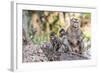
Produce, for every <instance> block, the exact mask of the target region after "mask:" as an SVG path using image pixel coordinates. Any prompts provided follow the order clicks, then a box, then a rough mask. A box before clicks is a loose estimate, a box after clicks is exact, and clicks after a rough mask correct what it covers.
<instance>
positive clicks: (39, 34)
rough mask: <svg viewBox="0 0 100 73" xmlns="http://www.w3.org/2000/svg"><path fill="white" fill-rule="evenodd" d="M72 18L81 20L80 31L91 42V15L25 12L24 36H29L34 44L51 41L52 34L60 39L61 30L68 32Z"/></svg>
mask: <svg viewBox="0 0 100 73" xmlns="http://www.w3.org/2000/svg"><path fill="white" fill-rule="evenodd" d="M71 18H77V19H79V20H80V29H81V30H82V31H83V33H84V35H85V39H86V40H87V41H90V39H91V13H81V12H80V13H77V12H55V11H33V10H23V31H24V32H23V34H26V35H29V38H31V39H32V41H33V43H34V44H41V43H43V42H47V41H49V35H50V33H51V32H55V33H56V34H57V36H58V37H59V30H60V29H62V28H63V29H65V30H66V31H67V29H68V27H69V26H70V19H71ZM24 36H25V35H23V37H24Z"/></svg>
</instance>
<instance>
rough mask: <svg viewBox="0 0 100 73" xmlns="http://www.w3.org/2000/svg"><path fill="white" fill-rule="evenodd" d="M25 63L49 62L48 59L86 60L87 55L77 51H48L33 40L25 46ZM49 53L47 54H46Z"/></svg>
mask: <svg viewBox="0 0 100 73" xmlns="http://www.w3.org/2000/svg"><path fill="white" fill-rule="evenodd" d="M22 53H23V57H22V58H23V59H22V61H23V63H26V62H47V61H63V60H66V61H69V60H86V59H88V58H87V57H83V56H81V55H79V54H75V53H56V54H55V53H53V52H50V53H48V52H47V50H46V51H45V52H44V51H43V50H42V49H41V48H40V47H39V46H38V45H33V43H32V42H30V43H28V44H27V45H24V46H23V51H22ZM46 54H47V55H46Z"/></svg>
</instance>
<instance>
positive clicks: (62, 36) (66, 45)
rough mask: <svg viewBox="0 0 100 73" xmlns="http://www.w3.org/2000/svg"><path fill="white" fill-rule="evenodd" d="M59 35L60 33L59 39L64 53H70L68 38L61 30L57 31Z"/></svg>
mask: <svg viewBox="0 0 100 73" xmlns="http://www.w3.org/2000/svg"><path fill="white" fill-rule="evenodd" d="M59 33H60V39H61V42H62V46H64V47H63V48H64V52H66V51H70V52H71V50H72V49H71V46H70V44H69V42H68V37H67V34H66V32H65V30H64V29H61V30H60V31H59Z"/></svg>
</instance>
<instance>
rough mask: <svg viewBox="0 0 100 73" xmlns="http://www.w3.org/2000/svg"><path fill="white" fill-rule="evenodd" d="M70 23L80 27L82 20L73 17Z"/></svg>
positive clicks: (72, 25)
mask: <svg viewBox="0 0 100 73" xmlns="http://www.w3.org/2000/svg"><path fill="white" fill-rule="evenodd" d="M70 23H71V27H73V28H79V27H80V21H79V20H78V19H76V18H72V19H71V21H70Z"/></svg>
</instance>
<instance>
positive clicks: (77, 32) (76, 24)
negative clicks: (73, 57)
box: [67, 18, 84, 54]
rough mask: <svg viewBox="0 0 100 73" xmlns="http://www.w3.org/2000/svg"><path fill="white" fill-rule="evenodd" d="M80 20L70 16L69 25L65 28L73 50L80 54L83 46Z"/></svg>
mask: <svg viewBox="0 0 100 73" xmlns="http://www.w3.org/2000/svg"><path fill="white" fill-rule="evenodd" d="M80 23H81V22H80V20H79V19H76V18H72V19H71V20H70V27H69V28H68V30H67V35H68V40H69V43H70V45H71V47H72V50H73V52H76V53H79V54H82V50H83V48H84V43H83V33H82V31H81V29H80Z"/></svg>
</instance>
